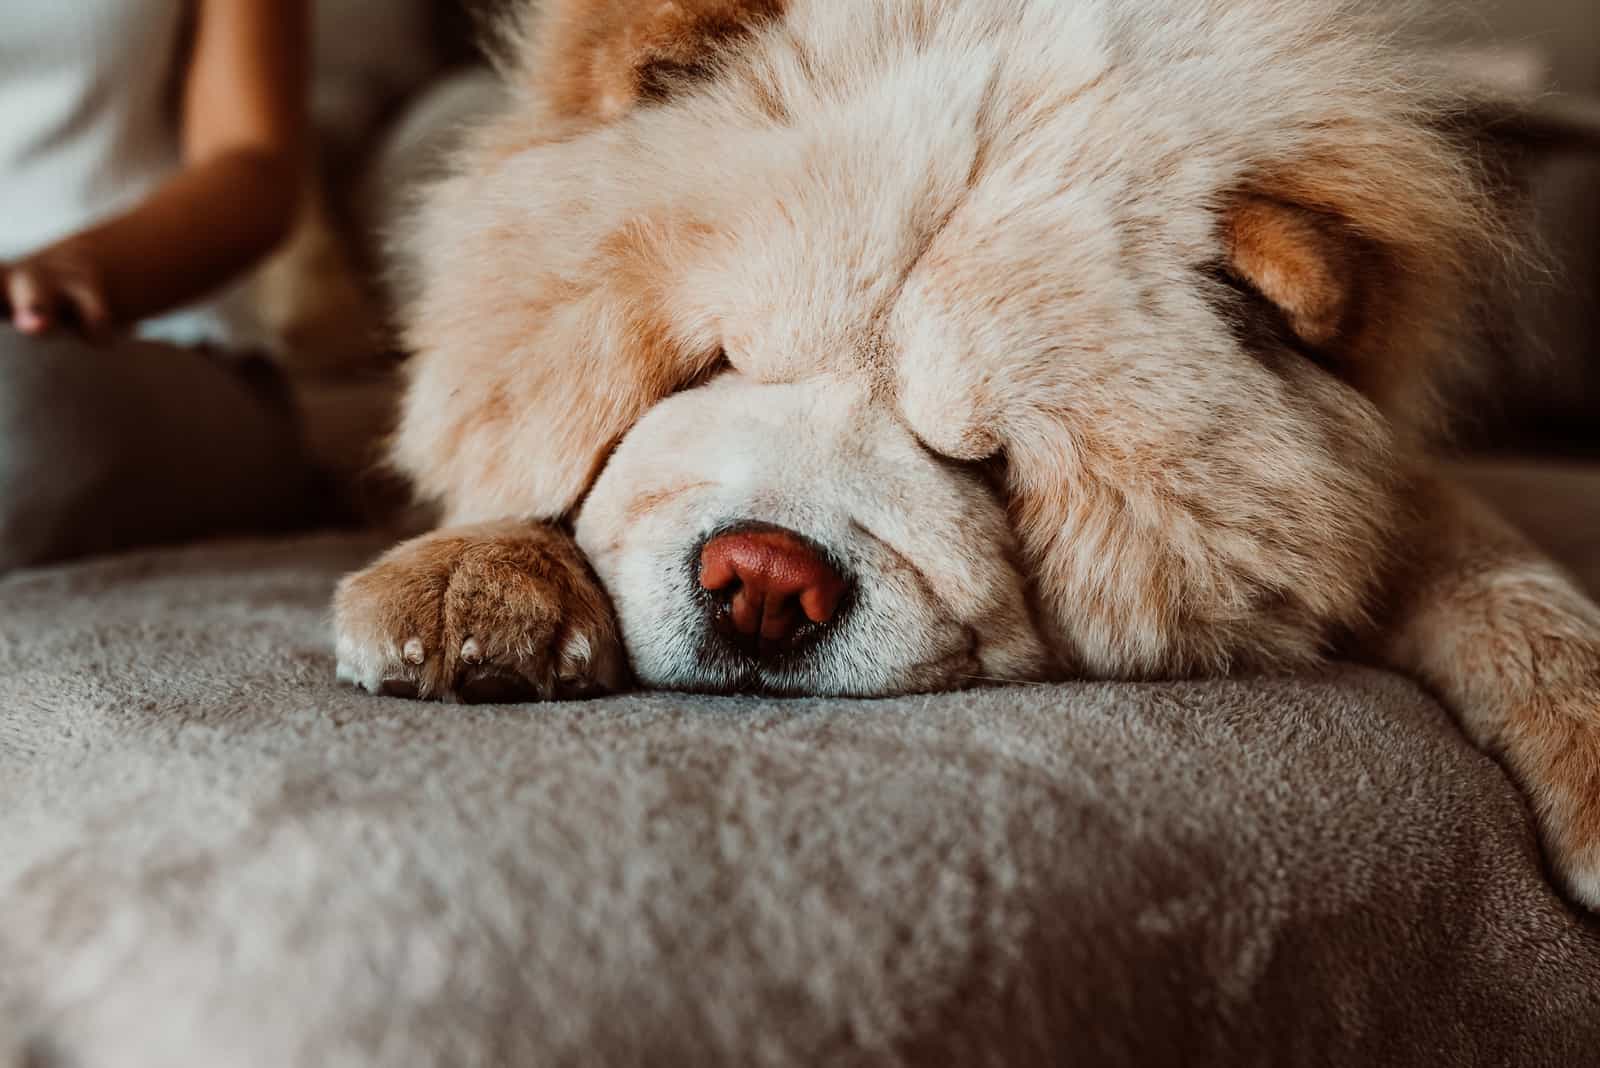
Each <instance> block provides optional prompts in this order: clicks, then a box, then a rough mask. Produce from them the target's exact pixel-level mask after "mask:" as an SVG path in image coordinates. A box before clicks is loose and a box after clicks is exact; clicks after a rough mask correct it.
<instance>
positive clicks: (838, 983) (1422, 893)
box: [0, 537, 1600, 1068]
mask: <svg viewBox="0 0 1600 1068" xmlns="http://www.w3.org/2000/svg"><path fill="white" fill-rule="evenodd" d="M380 545H381V542H380V541H379V540H377V539H374V538H371V537H367V538H337V537H322V538H312V539H308V540H298V541H288V542H236V543H230V544H220V545H213V546H207V547H197V548H193V549H179V550H169V551H162V552H151V553H143V554H135V555H130V556H125V557H121V558H117V559H111V560H105V561H100V562H94V563H89V564H84V565H79V566H75V567H68V568H60V569H55V570H49V571H41V572H35V573H32V574H26V575H20V576H15V577H12V578H10V579H4V580H0V1065H6V1066H18V1068H21V1066H27V1068H57V1066H59V1068H67V1066H83V1068H101V1066H118V1068H140V1066H146V1065H148V1066H152V1068H154V1066H158V1065H159V1066H174V1065H179V1066H184V1065H196V1066H200V1065H204V1066H219V1065H220V1066H234V1065H238V1066H256V1065H259V1066H262V1068H283V1066H299V1065H306V1066H343V1065H350V1066H358V1065H359V1066H380V1065H381V1066H413V1065H416V1066H435V1065H437V1066H440V1068H443V1066H447V1065H448V1066H475V1065H601V1064H604V1065H629V1064H661V1065H680V1064H681V1065H723V1064H725V1065H813V1064H843V1065H850V1064H908V1065H909V1064H919V1065H920V1064H941V1063H951V1064H1008V1065H1010V1064H1076V1065H1130V1066H1132V1065H1139V1066H1147V1065H1163V1064H1184V1065H1228V1066H1235V1065H1251V1064H1295V1065H1317V1064H1329V1065H1356V1064H1362V1065H1365V1064H1373V1065H1378V1064H1408V1065H1409V1064H1417V1065H1424V1064H1425V1065H1446V1064H1463V1065H1468V1064H1471V1065H1476V1064H1483V1065H1490V1064H1515V1065H1552V1066H1573V1065H1583V1064H1596V1063H1600V924H1597V923H1596V922H1595V921H1594V920H1592V919H1590V918H1588V917H1586V916H1581V915H1579V914H1577V913H1576V912H1574V911H1573V910H1572V909H1571V908H1570V907H1569V906H1567V905H1566V904H1564V903H1563V902H1562V901H1561V900H1560V899H1559V898H1558V897H1557V896H1556V894H1555V893H1554V892H1553V891H1552V890H1551V889H1550V888H1549V886H1548V885H1547V883H1546V881H1545V878H1544V876H1543V874H1542V872H1541V869H1540V862H1539V857H1538V852H1537V849H1536V847H1535V843H1534V840H1533V837H1532V833H1531V831H1530V825H1529V821H1528V816H1527V813H1526V811H1525V809H1524V806H1523V804H1522V801H1521V799H1520V798H1519V796H1518V794H1517V793H1516V791H1515V790H1514V789H1513V788H1512V787H1511V785H1510V784H1509V783H1508V781H1507V780H1506V779H1505V777H1504V776H1503V775H1502V774H1501V773H1500V771H1499V770H1498V768H1496V766H1495V765H1494V764H1493V763H1491V762H1490V761H1489V760H1487V759H1485V758H1484V757H1482V756H1480V755H1479V754H1478V753H1477V752H1475V751H1474V750H1473V749H1472V748H1471V747H1469V746H1468V745H1467V744H1466V743H1465V742H1464V741H1463V740H1462V739H1461V738H1460V737H1459V736H1458V735H1457V733H1456V731H1455V729H1454V728H1453V727H1452V725H1451V723H1450V721H1449V719H1448V717H1447V716H1446V714H1445V713H1444V712H1443V711H1442V710H1441V709H1440V708H1439V707H1438V706H1437V705H1435V704H1434V703H1433V702H1432V701H1431V700H1429V699H1428V698H1427V697H1426V696H1425V695H1424V694H1422V693H1421V692H1419V691H1418V690H1417V689H1416V688H1415V687H1413V686H1412V685H1411V684H1409V683H1408V682H1406V681H1404V680H1402V679H1399V678H1395V677H1392V676H1386V675H1382V674H1377V673H1372V672H1366V671H1361V670H1357V669H1336V670H1331V671H1329V672H1328V673H1327V674H1325V675H1323V676H1321V677H1313V678H1303V679H1293V680H1290V679H1262V680H1248V681H1238V682H1218V683H1208V684H1194V685H1160V686H1108V685H1077V686H1065V687H1048V688H1047V687H1037V688H1026V689H1005V690H989V691H982V692H973V693H966V694H955V695H949V696H935V697H919V698H914V699H906V700H893V701H880V702H808V701H759V700H705V699H698V698H691V697H683V696H676V695H648V696H630V697H623V698H618V699H613V700H605V701H600V702H595V703H591V704H579V705H562V706H550V707H525V708H500V709H493V708H463V707H441V706H436V705H418V704H410V703H405V702H400V701H392V700H381V699H376V698H370V697H365V696H359V695H357V694H354V693H351V692H346V691H341V690H339V689H336V688H335V687H334V684H333V681H332V679H333V661H332V657H331V652H330V648H329V638H328V632H327V627H326V621H325V606H326V604H327V599H328V595H329V591H330V589H331V586H332V583H333V581H334V579H335V578H336V576H337V575H339V573H340V572H342V571H343V570H345V569H348V568H351V567H354V566H356V565H358V564H359V563H361V562H362V561H363V560H364V559H365V558H366V557H367V556H368V555H370V554H371V553H373V552H375V551H376V550H377V549H378V548H379V547H380Z"/></svg>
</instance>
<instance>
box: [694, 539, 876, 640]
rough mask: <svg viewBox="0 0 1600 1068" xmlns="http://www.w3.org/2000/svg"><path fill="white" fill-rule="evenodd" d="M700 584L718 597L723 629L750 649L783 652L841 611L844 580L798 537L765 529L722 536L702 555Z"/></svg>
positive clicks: (717, 619)
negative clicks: (803, 632) (804, 632)
mask: <svg viewBox="0 0 1600 1068" xmlns="http://www.w3.org/2000/svg"><path fill="white" fill-rule="evenodd" d="M700 585H701V586H703V587H704V588H705V589H707V590H709V591H711V592H712V593H714V594H717V595H718V598H719V600H720V602H721V603H720V605H719V606H718V607H719V610H718V612H717V615H716V620H715V621H716V623H717V626H718V629H719V630H722V632H723V633H724V634H725V635H726V636H727V637H729V638H731V639H733V640H734V641H736V642H738V643H739V644H741V645H743V646H744V647H745V648H747V649H751V650H753V651H757V652H762V651H767V650H771V649H777V648H782V647H783V646H784V644H785V643H787V642H788V641H789V639H791V638H793V637H794V636H795V635H796V634H797V633H798V632H799V631H800V630H801V629H802V628H803V627H805V625H806V623H807V622H808V621H809V622H810V623H814V624H823V623H827V622H829V621H830V620H832V619H833V616H834V613H835V612H837V611H838V609H839V601H840V600H841V599H842V598H843V597H844V593H845V589H846V588H847V583H846V582H845V580H844V577H843V576H841V575H840V574H839V572H837V571H836V570H834V569H833V567H832V566H831V565H830V564H829V563H828V562H827V561H826V560H825V559H823V558H822V554H821V553H819V552H817V550H816V549H814V548H812V547H811V546H810V545H809V544H807V543H806V541H805V540H804V539H803V538H801V537H800V536H799V535H798V534H795V533H793V532H791V531H787V530H780V529H777V528H772V527H766V528H761V529H755V530H742V531H735V532H734V533H731V534H722V535H719V536H717V537H715V538H712V539H711V540H710V541H708V542H706V544H705V547H704V548H702V549H701V550H700Z"/></svg>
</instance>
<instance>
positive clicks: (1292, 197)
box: [396, 0, 1502, 693]
mask: <svg viewBox="0 0 1600 1068" xmlns="http://www.w3.org/2000/svg"><path fill="white" fill-rule="evenodd" d="M526 31H527V32H526V43H525V44H524V46H523V47H522V48H521V50H520V52H519V56H520V58H519V60H518V61H517V64H516V67H515V69H516V71H517V73H516V74H515V78H516V80H517V87H518V89H519V90H520V94H519V96H518V98H517V100H516V102H515V103H514V104H513V105H512V106H511V107H510V108H509V109H508V110H507V111H506V112H505V113H504V114H503V115H500V116H498V117H496V118H495V119H494V120H493V121H492V122H490V123H488V124H486V126H485V128H484V129H482V130H480V131H478V133H477V135H476V137H475V140H474V143H473V145H472V147H471V148H470V149H469V150H468V151H467V152H466V153H464V155H463V156H462V158H461V160H460V162H459V168H458V173H457V175H456V176H455V177H454V178H452V179H451V180H449V181H448V182H446V183H444V184H443V185H441V186H440V187H438V188H437V189H436V190H434V191H433V192H432V194H431V195H430V197H429V198H428V201H427V203H426V206H425V208H424V211H423V213H422V218H421V220H420V224H419V226H418V227H417V233H416V238H415V240H416V243H417V245H416V251H417V253H418V255H417V257H416V258H417V260H418V261H419V262H420V263H421V264H422V268H421V269H422V272H423V276H422V279H421V283H422V285H421V291H422V299H421V300H420V301H419V302H418V304H417V306H416V307H415V308H414V309H412V310H411V312H410V313H409V335H410V339H411V342H412V344H413V347H414V349H415V350H416V352H417V353H418V355H417V357H416V359H415V361H414V363H413V366H412V382H411V389H410V391H409V395H408V399H407V403H406V410H405V416H404V420H403V426H402V431H401V433H400V436H399V438H398V442H397V449H396V454H397V457H398V459H399V461H400V463H401V464H402V466H403V467H405V468H406V469H407V470H409V471H410V472H411V473H412V474H413V475H414V476H415V478H416V480H417V482H418V484H419V486H420V487H421V489H422V490H423V491H424V492H425V493H427V494H429V495H432V496H435V497H438V498H441V499H442V500H443V501H444V502H445V504H446V508H447V512H448V513H449V515H450V517H451V518H452V519H453V520H458V521H469V520H475V519H485V518H497V517H502V516H507V515H522V516H532V517H542V518H556V517H561V516H574V520H575V524H576V531H577V535H578V538H579V541H580V543H581V545H582V546H583V548H584V550H585V551H586V552H587V554H588V556H589V558H590V560H591V561H592V563H593V565H594V567H595V569H596V570H597V572H598V574H599V576H600V577H601V579H602V581H603V582H604V584H605V586H606V588H607V589H608V591H609V592H610V593H611V595H612V598H613V600H614V602H615V604H616V607H617V610H618V613H619V615H620V618H621V621H622V625H623V630H624V634H625V637H626V641H627V645H628V650H629V654H630V656H631V658H632V660H633V663H634V667H635V669H636V671H637V673H638V674H639V676H640V677H641V679H642V680H643V681H644V682H646V683H648V684H654V685H664V686H674V687H684V688H696V689H729V688H741V689H742V688H766V689H773V690H780V691H788V692H795V691H802V692H816V693H889V692H897V691H905V690H908V689H927V688H935V687H944V686H950V685H959V684H962V683H964V682H967V681H969V680H972V679H978V678H993V679H1024V678H1039V677H1046V676H1050V675H1056V674H1064V673H1071V674H1087V675H1094V676H1102V677H1149V676H1154V675H1167V674H1181V673H1192V672H1197V671H1207V672H1221V671H1227V670H1232V669H1237V668H1242V667H1265V666H1284V665H1293V664H1296V663H1302V662H1305V661H1307V660H1309V659H1312V658H1314V657H1316V656H1318V655H1321V654H1322V653H1323V652H1324V651H1325V650H1326V649H1327V647H1328V646H1329V643H1330V642H1332V641H1334V640H1335V639H1336V638H1337V637H1338V636H1340V635H1341V634H1343V633H1345V632H1347V631H1349V630H1350V629H1352V628H1357V627H1359V626H1361V625H1362V624H1363V622H1364V620H1365V619H1366V618H1367V617H1368V614H1369V612H1370V610H1371V609H1372V608H1373V598H1374V596H1375V591H1376V589H1377V587H1378V584H1379V581H1380V577H1381V575H1382V572H1383V571H1384V569H1385V568H1386V567H1387V566H1388V564H1389V561H1390V559H1391V547H1392V541H1393V538H1394V537H1395V534H1396V531H1397V530H1398V529H1399V527H1400V525H1401V522H1402V517H1403V515H1404V513H1405V505H1406V502H1405V493H1404V486H1405V476H1404V468H1405V465H1406V464H1407V463H1408V462H1409V459H1408V458H1409V455H1410V452H1411V449H1412V446H1413V442H1414V440H1415V439H1416V437H1417V436H1418V435H1419V434H1420V433H1421V432H1422V431H1424V430H1425V429H1426V428H1427V427H1428V426H1429V425H1430V424H1431V422H1432V420H1433V419H1434V418H1435V416H1436V412H1437V409H1438V403H1437V401H1438V392H1439V384H1440V382H1441V379H1442V378H1443V377H1444V376H1445V375H1447V373H1448V372H1449V371H1450V369H1451V366H1452V364H1453V363H1455V362H1458V361H1457V360H1456V357H1455V353H1456V342H1457V341H1458V340H1459V337H1460V334H1461V326H1462V318H1463V313H1464V311H1465V309H1467V308H1469V306H1470V304H1471V295H1472V293H1473V292H1474V286H1475V284H1476V278H1475V275H1476V274H1477V273H1478V272H1481V271H1483V270H1484V269H1485V268H1486V265H1492V264H1493V263H1494V262H1495V261H1496V257H1497V256H1498V250H1499V247H1500V242H1501V237H1500V234H1501V233H1502V228H1501V226H1500V224H1499V223H1498V222H1497V220H1496V218H1495V214H1494V210H1493V206H1492V203H1491V198H1490V197H1489V196H1488V194H1487V192H1486V183H1485V182H1484V180H1483V177H1482V175H1481V173H1480V169H1479V168H1477V167H1476V166H1475V165H1474V164H1473V163H1472V161H1471V157H1470V155H1469V154H1467V153H1465V152H1463V151H1462V150H1461V146H1460V145H1459V144H1458V143H1457V142H1456V141H1455V140H1454V139H1452V137H1451V136H1450V135H1449V134H1448V132H1447V131H1446V130H1445V125H1446V124H1445V123H1444V122H1443V120H1445V119H1448V117H1449V116H1448V114H1447V112H1448V111H1449V108H1450V107H1451V106H1452V105H1451V104H1450V103H1449V101H1448V100H1446V99H1445V98H1444V97H1442V96H1440V95H1438V94H1437V93H1436V92H1435V90H1434V89H1433V88H1432V87H1430V86H1428V85H1425V84H1424V83H1423V80H1422V79H1421V78H1419V77H1417V76H1416V71H1415V69H1414V68H1413V67H1412V66H1410V65H1408V64H1407V63H1405V62H1404V61H1403V60H1402V59H1400V58H1398V57H1396V56H1395V55H1392V54H1391V53H1390V52H1389V51H1388V50H1387V46H1386V45H1385V44H1384V43H1383V42H1384V36H1383V34H1381V33H1377V32H1373V30H1372V28H1371V27H1369V26H1367V25H1366V24H1365V23H1364V21H1363V20H1362V18H1361V17H1359V16H1358V15H1357V14H1355V13H1353V12H1352V11H1351V10H1349V8H1348V5H1346V4H1342V3H1339V2H1337V0H1196V2H1194V3H1190V4H1178V5H1174V4H1171V3H1168V2H1166V0H862V2H854V0H853V2H842V0H669V2H661V0H548V2H547V3H545V4H544V5H542V6H541V7H540V8H539V9H538V13H537V14H536V15H535V16H533V17H532V18H531V19H530V20H529V24H528V26H527V27H526Z"/></svg>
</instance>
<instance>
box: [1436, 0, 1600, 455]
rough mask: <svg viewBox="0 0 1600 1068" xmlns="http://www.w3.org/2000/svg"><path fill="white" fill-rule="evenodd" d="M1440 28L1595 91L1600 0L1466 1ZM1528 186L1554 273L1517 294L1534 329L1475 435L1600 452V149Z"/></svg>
mask: <svg viewBox="0 0 1600 1068" xmlns="http://www.w3.org/2000/svg"><path fill="white" fill-rule="evenodd" d="M1441 35H1442V36H1444V37H1447V38H1449V39H1452V40H1455V41H1462V42H1471V43H1474V44H1492V45H1496V46H1500V47H1510V48H1517V49H1524V48H1531V49H1533V50H1534V51H1536V52H1537V54H1538V55H1539V57H1540V58H1541V60H1542V61H1543V64H1544V66H1545V68H1546V71H1547V75H1548V83H1549V87H1550V88H1551V89H1553V90H1556V91H1559V92H1562V93H1570V94H1582V95H1588V96H1591V97H1594V98H1596V99H1600V0H1468V2H1467V3H1466V4H1465V5H1463V8H1462V9H1460V10H1458V12H1457V14H1456V15H1455V16H1454V17H1453V18H1451V19H1449V20H1447V25H1446V26H1445V27H1443V28H1442V30H1441ZM1535 189H1536V192H1537V196H1536V207H1537V210H1538V213H1539V217H1540V231H1541V234H1542V236H1543V239H1544V242H1545V244H1546V246H1547V247H1548V249H1549V251H1550V253H1551V257H1552V259H1553V261H1554V266H1555V268H1556V276H1555V277H1553V278H1551V279H1549V280H1547V281H1544V282H1541V283H1539V284H1536V285H1533V286H1530V287H1529V289H1528V291H1527V292H1526V293H1525V294H1524V297H1523V301H1524V306H1523V307H1522V308H1521V309H1518V312H1519V314H1520V315H1521V316H1522V317H1523V318H1524V320H1525V321H1526V322H1528V323H1529V324H1530V325H1531V326H1532V327H1533V329H1534V331H1535V335H1534V337H1533V338H1532V339H1530V340H1529V342H1528V344H1527V346H1526V347H1525V349H1523V350H1522V351H1520V352H1516V353H1512V354H1510V355H1509V356H1508V357H1507V365H1506V366H1507V370H1506V375H1505V377H1504V378H1503V380H1502V381H1500V382H1498V383H1496V388H1495V390H1494V396H1493V398H1492V399H1491V398H1488V397H1486V398H1484V399H1483V401H1482V403H1481V408H1482V411H1481V412H1480V413H1478V414H1479V416H1480V421H1481V425H1480V428H1479V430H1480V433H1479V436H1478V443H1480V444H1484V445H1489V446H1495V447H1503V448H1554V449H1558V450H1561V451H1582V452H1586V453H1595V452H1600V154H1596V155H1591V156H1588V157H1581V156H1571V157H1567V158H1557V159H1552V160H1547V161H1545V163H1544V164H1543V165H1542V166H1541V167H1540V169H1539V171H1538V178H1537V182H1536V185H1535Z"/></svg>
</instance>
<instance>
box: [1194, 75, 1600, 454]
mask: <svg viewBox="0 0 1600 1068" xmlns="http://www.w3.org/2000/svg"><path fill="white" fill-rule="evenodd" d="M1321 134H1322V137H1323V140H1322V143H1321V144H1319V145H1315V146H1314V147H1313V148H1312V150H1311V151H1309V152H1307V153H1305V154H1303V155H1301V156H1299V157H1297V158H1295V159H1294V160H1292V161H1286V162H1284V163H1282V164H1280V165H1277V166H1271V167H1264V168H1263V169H1262V171H1261V172H1260V173H1259V174H1258V175H1256V176H1255V177H1254V179H1253V180H1252V181H1251V182H1250V183H1249V184H1248V185H1247V186H1246V187H1245V188H1244V189H1242V190H1241V191H1240V192H1238V193H1237V194H1236V195H1234V196H1232V197H1230V198H1229V199H1228V200H1227V202H1226V203H1225V204H1224V207H1223V210H1222V213H1221V215H1222V224H1221V225H1222V244H1223V248H1224V264H1223V271H1224V273H1225V276H1226V278H1227V279H1228V280H1229V281H1230V282H1232V283H1233V284H1234V286H1235V288H1238V289H1241V290H1242V291H1243V293H1244V296H1245V298H1246V299H1245V300H1244V302H1243V303H1242V305H1240V306H1239V307H1237V308H1236V309H1235V317H1236V318H1237V319H1238V321H1239V322H1240V323H1241V325H1242V326H1243V327H1245V329H1246V330H1247V332H1248V334H1249V336H1251V337H1252V338H1255V339H1257V340H1260V341H1263V342H1264V343H1266V344H1280V345H1281V343H1284V342H1287V343H1288V344H1289V346H1290V347H1292V348H1295V349H1298V350H1299V351H1300V352H1302V353H1303V354H1305V355H1308V356H1310V357H1311V358H1312V359H1314V360H1315V361H1316V362H1317V363H1319V364H1321V365H1322V366H1324V367H1325V368H1326V369H1328V370H1329V371H1331V372H1332V373H1334V374H1336V375H1338V376H1339V377H1340V378H1342V379H1344V380H1345V381H1347V382H1348V383H1350V384H1351V385H1353V386H1354V387H1355V388H1357V389H1358V390H1360V391H1361V392H1362V393H1364V394H1366V395H1367V396H1369V397H1370V398H1371V399H1372V400H1374V401H1375V402H1376V403H1377V404H1378V405H1379V406H1380V407H1381V408H1383V409H1385V410H1386V411H1389V412H1390V413H1391V414H1401V413H1403V414H1404V415H1405V416H1406V420H1405V421H1408V422H1412V423H1416V422H1418V421H1419V419H1418V417H1419V416H1420V417H1421V421H1422V422H1424V423H1426V422H1427V421H1428V419H1427V417H1428V416H1429V415H1437V414H1438V413H1439V409H1440V408H1441V403H1440V402H1441V399H1442V396H1443V395H1444V392H1445V391H1446V390H1447V389H1449V388H1451V387H1452V386H1454V385H1457V384H1459V383H1458V382H1456V381H1454V380H1455V379H1459V378H1460V377H1462V375H1461V374H1460V373H1459V372H1464V371H1465V370H1466V368H1467V366H1468V365H1470V364H1471V363H1472V362H1473V351H1474V347H1475V346H1480V345H1481V343H1482V341H1483V339H1484V337H1485V336H1486V335H1487V334H1490V333H1493V332H1494V330H1496V329H1499V328H1500V326H1498V325H1497V323H1496V322H1495V320H1497V319H1498V318H1503V317H1504V316H1505V314H1506V308H1507V306H1508V303H1509V300H1510V293H1511V287H1512V285H1513V283H1514V281H1515V279H1516V278H1517V277H1518V273H1519V271H1520V269H1521V267H1522V266H1524V265H1525V263H1526V261H1525V259H1523V258H1522V257H1523V255H1524V253H1525V252H1526V248H1525V242H1523V240H1522V239H1521V235H1523V234H1524V233H1525V232H1526V230H1527V227H1528V222H1529V219H1528V213H1527V210H1526V209H1527V199H1528V196H1527V194H1528V191H1529V189H1530V188H1531V184H1532V178H1533V176H1534V174H1535V173H1536V170H1537V167H1538V165H1539V163H1540V162H1542V161H1543V160H1546V159H1549V158H1552V157H1554V156H1556V155H1560V154H1563V153H1571V152H1581V151H1600V111H1595V110H1593V109H1586V108H1584V107H1583V106H1581V105H1578V104H1572V103H1565V104H1564V103H1561V102H1558V101H1551V100H1540V101H1526V100H1524V101H1518V100H1514V99H1511V98H1508V97H1498V98H1495V97H1476V98H1465V97H1463V98H1459V99H1457V100H1455V101H1454V102H1453V103H1451V104H1449V105H1445V106H1441V107H1440V108H1439V109H1438V112H1437V114H1436V117H1435V119H1434V121H1433V123H1431V124H1430V125H1428V126H1410V127H1409V128H1408V127H1406V126H1399V125H1397V126H1394V127H1391V128H1390V129H1389V130H1387V131H1384V130H1378V131H1376V132H1374V131H1370V130H1368V131H1366V133H1365V134H1364V135H1362V134H1361V133H1360V131H1359V128H1358V127H1355V126H1351V127H1350V128H1349V129H1343V130H1342V129H1340V128H1339V126H1338V125H1337V124H1330V125H1329V126H1328V127H1327V128H1326V129H1324V130H1323V131H1321ZM1453 372H1455V373H1453Z"/></svg>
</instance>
